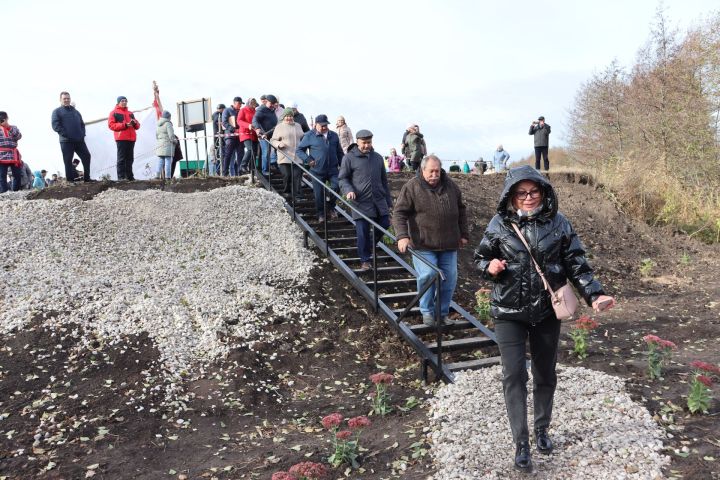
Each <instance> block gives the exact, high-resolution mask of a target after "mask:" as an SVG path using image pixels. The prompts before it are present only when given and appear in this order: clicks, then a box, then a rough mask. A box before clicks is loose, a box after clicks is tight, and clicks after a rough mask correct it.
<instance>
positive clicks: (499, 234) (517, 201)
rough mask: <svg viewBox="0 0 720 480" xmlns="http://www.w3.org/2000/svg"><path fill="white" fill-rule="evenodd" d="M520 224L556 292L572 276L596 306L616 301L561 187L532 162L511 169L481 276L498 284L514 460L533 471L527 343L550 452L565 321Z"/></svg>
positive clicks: (478, 259) (480, 257)
mask: <svg viewBox="0 0 720 480" xmlns="http://www.w3.org/2000/svg"><path fill="white" fill-rule="evenodd" d="M512 224H516V225H517V226H518V227H519V229H520V231H521V233H522V234H523V235H524V236H525V239H526V241H527V243H528V244H529V245H530V247H531V248H532V252H533V256H534V258H535V260H536V261H537V262H538V263H539V265H540V268H541V269H542V271H543V272H544V275H545V277H546V279H547V281H548V282H549V284H550V286H551V287H552V289H553V290H558V289H559V288H561V287H562V286H563V285H565V284H566V283H567V282H568V281H570V282H572V285H573V286H574V287H575V289H576V290H577V291H578V293H579V294H580V295H581V296H582V298H583V299H584V300H585V301H586V302H587V304H588V305H591V306H592V307H593V309H594V310H595V311H600V310H605V309H608V308H611V307H612V306H614V305H615V300H614V299H613V298H612V297H609V296H607V295H605V292H604V291H603V288H602V286H601V285H600V283H599V282H598V281H597V280H595V278H594V275H593V270H592V268H591V267H590V265H589V264H588V263H587V261H586V259H585V251H584V249H583V246H582V244H581V243H580V239H579V238H578V236H577V234H576V233H575V231H574V230H573V228H572V226H571V225H570V222H569V221H568V219H567V218H566V217H565V216H564V215H563V214H561V213H559V212H558V200H557V196H556V195H555V190H554V189H553V187H552V185H550V183H549V181H548V180H547V178H545V177H544V176H543V175H541V174H540V173H539V172H538V171H537V170H535V169H533V168H532V167H531V166H529V165H524V166H522V167H518V168H513V169H511V170H510V171H509V172H508V174H507V177H506V179H505V188H504V190H503V193H502V195H501V197H500V202H499V203H498V207H497V214H496V215H495V216H494V217H493V218H492V220H490V223H489V224H488V226H487V229H486V230H485V235H484V237H483V239H482V241H481V242H480V244H479V245H478V247H477V249H476V250H475V264H476V266H477V268H478V270H479V271H480V274H481V275H482V277H483V278H485V279H486V280H489V281H490V282H492V283H493V285H494V286H493V289H492V295H491V302H490V315H491V316H492V318H493V320H494V322H495V334H496V336H497V343H498V346H499V347H500V356H501V359H502V365H503V392H504V394H505V405H506V407H507V412H508V417H509V420H510V429H511V430H512V435H513V441H514V442H515V445H516V450H515V466H516V467H517V468H518V469H520V470H524V471H529V470H531V469H532V461H531V456H530V446H529V433H528V425H527V385H526V384H527V380H528V374H527V368H526V359H525V343H526V340H527V339H529V340H530V356H531V359H532V373H533V402H534V412H535V413H534V415H535V421H534V431H535V440H536V444H537V449H538V451H539V452H540V453H550V452H551V451H552V449H553V444H552V441H551V440H550V437H549V435H548V428H549V427H550V419H551V416H552V406H553V397H554V394H555V386H556V383H557V376H556V373H555V364H556V361H557V349H558V341H559V337H560V321H559V320H558V319H557V317H556V316H555V312H554V310H553V307H552V304H551V300H550V294H549V293H548V292H547V290H546V289H545V288H544V285H543V282H542V278H541V277H540V275H539V274H538V273H537V272H536V270H535V268H534V267H533V263H532V259H531V257H530V254H529V253H528V251H527V249H526V248H525V245H524V244H523V243H522V241H521V240H520V238H519V237H518V236H517V234H516V233H515V230H514V229H513V227H512Z"/></svg>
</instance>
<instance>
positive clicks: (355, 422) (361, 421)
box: [348, 416, 372, 430]
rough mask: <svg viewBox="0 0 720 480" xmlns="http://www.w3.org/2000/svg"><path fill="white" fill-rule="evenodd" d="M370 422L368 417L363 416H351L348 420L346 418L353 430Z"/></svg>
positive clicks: (368, 424)
mask: <svg viewBox="0 0 720 480" xmlns="http://www.w3.org/2000/svg"><path fill="white" fill-rule="evenodd" d="M371 423H372V422H370V419H369V418H368V417H365V416H362V417H355V418H351V419H350V420H348V425H349V426H350V428H351V429H353V430H357V429H360V428H365V427H369V426H370V424H371Z"/></svg>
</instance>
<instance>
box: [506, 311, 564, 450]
mask: <svg viewBox="0 0 720 480" xmlns="http://www.w3.org/2000/svg"><path fill="white" fill-rule="evenodd" d="M495 335H496V336H497V343H498V346H499V347H500V358H501V360H502V370H503V381H502V383H503V393H504V395H505V407H506V408H507V413H508V418H509V419H510V430H512V436H513V441H514V442H515V443H516V444H517V443H518V442H521V441H525V440H529V434H528V424H527V381H528V373H527V366H526V358H525V342H526V340H528V339H529V340H530V359H531V368H532V374H533V406H534V409H535V421H534V428H535V430H537V429H539V428H548V427H549V426H550V420H551V418H552V408H553V399H554V396H555V386H556V385H557V375H556V373H555V365H556V364H557V350H558V340H559V339H560V321H559V320H556V319H554V318H549V319H547V320H544V321H542V322H540V323H537V324H535V325H534V326H533V325H530V324H525V323H520V322H513V321H506V320H495Z"/></svg>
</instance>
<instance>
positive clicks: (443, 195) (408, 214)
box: [393, 155, 470, 326]
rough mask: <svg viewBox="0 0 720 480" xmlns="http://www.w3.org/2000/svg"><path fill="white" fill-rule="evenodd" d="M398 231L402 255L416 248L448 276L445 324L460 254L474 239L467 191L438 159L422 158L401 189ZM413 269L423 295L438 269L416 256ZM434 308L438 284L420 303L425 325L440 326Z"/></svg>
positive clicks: (442, 312)
mask: <svg viewBox="0 0 720 480" xmlns="http://www.w3.org/2000/svg"><path fill="white" fill-rule="evenodd" d="M393 227H394V228H395V234H396V235H397V238H398V250H400V252H401V253H405V251H406V250H407V247H412V248H414V249H415V252H416V253H417V254H418V255H420V256H421V257H422V258H424V259H425V260H426V261H427V262H429V263H431V264H432V265H435V266H436V267H438V268H439V269H440V270H441V271H442V272H443V275H444V276H445V280H442V281H441V283H440V306H439V311H440V319H441V321H442V323H446V322H447V316H448V314H449V313H450V301H451V300H452V296H453V293H454V292H455V285H456V284H457V251H458V249H459V248H461V247H463V246H465V245H466V244H467V242H468V239H469V238H470V235H469V233H468V225H467V213H466V211H465V204H464V203H463V200H462V192H461V191H460V188H458V186H457V185H456V184H455V182H453V181H452V180H451V179H450V177H449V176H448V175H446V174H445V172H444V171H443V170H442V163H441V162H440V159H439V158H438V157H436V156H435V155H428V156H427V157H425V158H423V159H422V161H421V162H420V168H419V170H418V173H417V175H416V176H415V177H414V178H412V179H410V180H409V181H408V182H407V183H406V184H405V185H403V188H402V190H400V195H398V198H397V201H396V202H395V211H394V212H393ZM413 265H414V267H415V270H416V271H417V273H418V278H417V287H418V291H420V290H421V289H422V288H423V287H424V286H425V284H426V283H427V282H429V281H432V280H433V277H434V275H435V271H434V270H433V269H432V268H430V267H429V266H428V265H427V264H426V263H425V262H423V261H422V260H420V259H418V258H417V257H416V256H415V255H413ZM435 310H436V305H435V286H434V285H433V286H432V287H430V288H429V289H428V290H427V291H426V292H425V294H424V295H423V296H422V298H421V299H420V313H422V317H423V323H424V324H425V325H428V326H432V325H435Z"/></svg>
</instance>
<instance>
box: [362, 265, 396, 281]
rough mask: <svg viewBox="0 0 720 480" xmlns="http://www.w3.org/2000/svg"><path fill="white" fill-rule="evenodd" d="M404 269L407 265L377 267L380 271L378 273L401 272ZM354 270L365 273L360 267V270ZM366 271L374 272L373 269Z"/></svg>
mask: <svg viewBox="0 0 720 480" xmlns="http://www.w3.org/2000/svg"><path fill="white" fill-rule="evenodd" d="M403 270H405V267H401V266H394V267H377V272H378V274H380V273H392V272H400V271H403ZM353 272H355V273H364V272H361V271H360V270H359V269H358V270H353ZM366 272H367V273H370V272H372V269H370V270H366ZM371 283H372V282H371Z"/></svg>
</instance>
